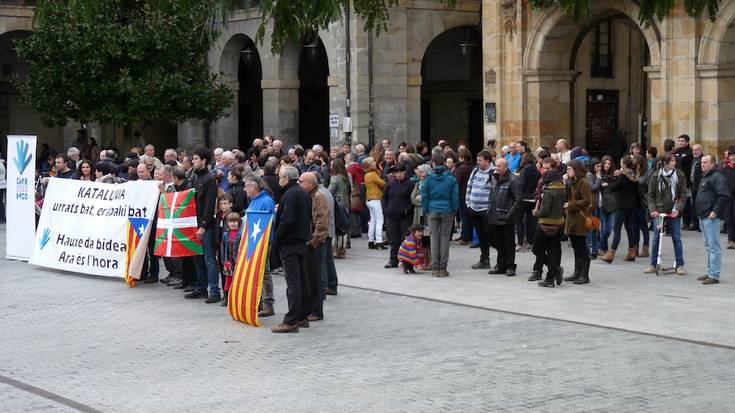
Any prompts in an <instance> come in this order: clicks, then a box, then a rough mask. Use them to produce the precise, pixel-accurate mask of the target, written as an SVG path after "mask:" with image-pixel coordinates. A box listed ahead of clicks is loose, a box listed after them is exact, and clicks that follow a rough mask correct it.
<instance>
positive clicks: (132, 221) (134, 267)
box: [125, 218, 151, 287]
mask: <svg viewBox="0 0 735 413" xmlns="http://www.w3.org/2000/svg"><path fill="white" fill-rule="evenodd" d="M149 223H150V220H148V219H146V218H128V228H127V234H128V236H127V245H126V248H127V249H126V251H125V254H126V255H125V284H127V285H128V286H130V287H135V281H136V280H139V279H140V272H141V270H142V269H143V261H145V253H146V246H147V245H148V237H149V236H150V232H151V229H150V225H148V224H149Z"/></svg>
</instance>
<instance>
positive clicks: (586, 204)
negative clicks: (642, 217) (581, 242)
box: [564, 178, 638, 236]
mask: <svg viewBox="0 0 735 413" xmlns="http://www.w3.org/2000/svg"><path fill="white" fill-rule="evenodd" d="M637 191H638V188H636V192H637ZM591 205H592V191H591V190H590V183H589V181H588V180H587V178H581V179H579V180H577V179H573V180H571V181H570V182H568V183H567V216H566V223H565V227H564V232H565V233H566V234H567V235H576V236H587V228H586V227H585V225H584V221H585V215H588V214H589V213H590V209H589V208H590V206H591Z"/></svg>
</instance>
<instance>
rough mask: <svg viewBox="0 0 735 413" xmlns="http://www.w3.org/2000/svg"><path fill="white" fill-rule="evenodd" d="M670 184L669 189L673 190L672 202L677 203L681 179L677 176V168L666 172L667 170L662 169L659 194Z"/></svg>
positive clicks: (659, 179)
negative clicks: (677, 190) (677, 192)
mask: <svg viewBox="0 0 735 413" xmlns="http://www.w3.org/2000/svg"><path fill="white" fill-rule="evenodd" d="M666 182H668V183H669V187H670V189H671V200H672V201H673V202H676V187H677V186H678V184H679V177H678V176H677V174H676V168H674V169H672V170H670V171H668V172H667V171H666V169H663V168H661V172H659V174H658V190H659V192H663V191H664V189H665V188H666V185H665V183H666Z"/></svg>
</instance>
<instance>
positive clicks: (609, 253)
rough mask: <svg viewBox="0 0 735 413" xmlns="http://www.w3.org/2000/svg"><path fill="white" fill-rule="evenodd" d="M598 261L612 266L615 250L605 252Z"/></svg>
mask: <svg viewBox="0 0 735 413" xmlns="http://www.w3.org/2000/svg"><path fill="white" fill-rule="evenodd" d="M600 260H602V261H605V262H606V263H608V264H612V262H613V261H615V250H613V249H609V250H607V252H605V255H603V256H602V257H601V258H600Z"/></svg>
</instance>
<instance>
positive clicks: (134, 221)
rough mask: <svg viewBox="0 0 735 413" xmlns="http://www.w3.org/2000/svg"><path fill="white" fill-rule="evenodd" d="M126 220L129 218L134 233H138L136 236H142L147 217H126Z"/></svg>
mask: <svg viewBox="0 0 735 413" xmlns="http://www.w3.org/2000/svg"><path fill="white" fill-rule="evenodd" d="M128 220H130V226H132V227H133V229H135V233H136V234H138V238H141V237H143V234H144V233H145V229H146V228H148V223H149V222H150V220H149V219H147V218H128Z"/></svg>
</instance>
